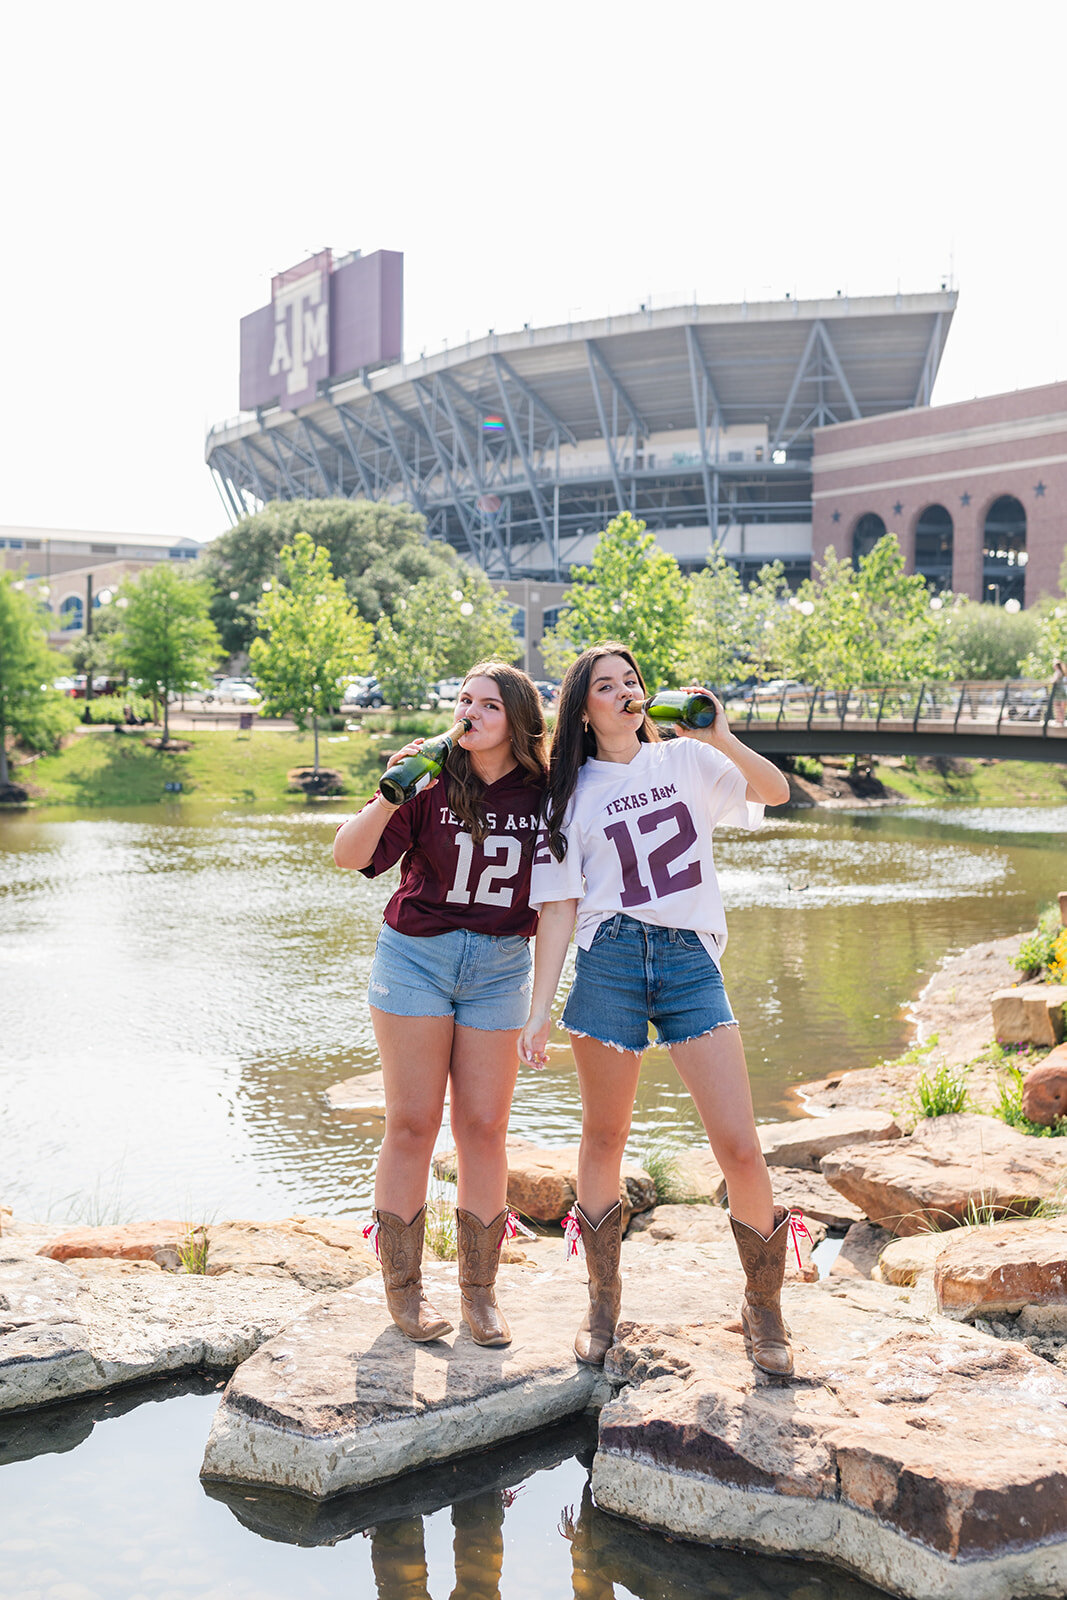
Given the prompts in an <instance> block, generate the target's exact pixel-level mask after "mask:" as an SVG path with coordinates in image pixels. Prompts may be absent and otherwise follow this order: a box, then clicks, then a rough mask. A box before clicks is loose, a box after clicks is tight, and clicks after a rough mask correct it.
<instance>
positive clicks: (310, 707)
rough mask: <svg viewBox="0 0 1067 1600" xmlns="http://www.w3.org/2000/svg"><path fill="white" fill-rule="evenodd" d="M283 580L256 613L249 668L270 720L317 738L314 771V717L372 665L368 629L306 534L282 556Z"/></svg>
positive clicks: (326, 558)
mask: <svg viewBox="0 0 1067 1600" xmlns="http://www.w3.org/2000/svg"><path fill="white" fill-rule="evenodd" d="M279 564H280V566H281V573H282V581H281V582H279V583H278V584H276V585H273V586H272V587H271V588H270V589H269V590H268V591H267V592H266V593H265V594H264V595H263V598H262V599H261V601H260V603H259V606H258V608H257V621H258V623H259V627H260V637H258V638H256V639H254V640H253V641H252V650H251V657H252V667H253V670H254V671H255V674H256V681H257V684H258V686H259V688H260V690H261V691H262V693H263V696H264V702H265V703H264V710H265V711H266V712H267V713H268V714H269V715H272V716H289V717H292V719H293V721H294V722H295V723H296V725H297V727H298V728H300V729H304V728H306V727H307V724H308V721H309V720H310V722H311V726H312V729H313V730H314V734H315V771H316V772H318V770H319V717H320V716H321V715H322V714H323V713H324V712H327V711H330V710H332V709H333V708H334V707H335V706H336V705H337V695H338V683H339V681H340V679H341V678H343V677H345V676H346V675H348V674H350V673H355V672H360V671H362V670H363V669H364V668H365V667H366V666H367V665H368V662H369V660H370V650H371V641H372V639H373V630H372V628H371V627H370V624H369V623H367V622H364V621H363V619H362V617H360V616H359V615H358V614H357V613H356V611H354V610H353V608H352V605H351V603H350V602H349V599H348V595H347V593H346V592H345V586H344V584H343V583H342V582H341V580H340V578H335V577H334V575H333V573H332V571H331V569H330V557H329V553H328V551H327V550H325V549H324V548H323V546H322V545H316V544H315V542H314V540H313V539H312V538H311V536H310V534H307V533H298V534H297V535H296V537H295V538H294V539H293V542H292V544H291V545H285V546H284V547H283V549H282V551H281V554H280V557H279Z"/></svg>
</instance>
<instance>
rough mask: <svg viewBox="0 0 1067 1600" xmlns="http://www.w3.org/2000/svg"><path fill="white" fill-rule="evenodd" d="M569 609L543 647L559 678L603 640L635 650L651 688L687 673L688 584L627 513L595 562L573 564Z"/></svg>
mask: <svg viewBox="0 0 1067 1600" xmlns="http://www.w3.org/2000/svg"><path fill="white" fill-rule="evenodd" d="M571 583H572V585H573V587H572V588H571V589H570V590H569V591H568V594H567V597H566V601H565V605H564V609H563V610H562V611H561V613H560V617H559V621H558V622H557V623H556V626H555V627H554V628H552V629H550V630H549V631H548V632H547V633H546V634H545V637H544V640H543V642H542V645H541V654H542V656H543V657H544V660H545V665H546V666H547V668H548V670H549V672H551V673H554V674H556V675H557V676H562V674H563V673H564V672H565V671H566V669H567V667H568V666H569V665H570V663H571V662H572V661H573V660H574V659H575V657H576V656H578V655H580V653H581V652H582V651H583V650H585V649H587V648H588V647H589V646H590V645H593V644H598V643H600V642H601V641H602V640H605V639H619V640H621V641H622V642H623V643H625V644H627V645H629V647H630V649H631V650H632V651H633V653H634V656H635V657H636V659H637V661H638V663H639V664H640V666H641V669H642V671H643V673H644V675H645V679H646V681H647V682H648V683H649V685H650V686H653V687H655V686H658V685H664V684H667V685H669V684H675V683H677V682H678V681H679V677H680V676H681V675H683V666H682V650H683V644H684V640H685V635H686V629H687V627H688V623H689V613H690V599H689V585H688V583H687V582H686V579H685V578H684V577H683V575H682V572H681V569H680V568H679V566H678V563H677V561H675V559H674V557H673V556H669V555H667V554H666V553H665V552H664V551H662V550H660V549H659V548H658V547H657V545H656V541H655V538H654V537H653V535H652V534H650V533H646V532H645V524H644V523H643V522H639V521H637V520H636V519H635V518H634V517H632V516H631V515H630V513H629V512H628V511H624V512H622V514H621V515H620V516H618V517H616V518H615V519H614V520H613V521H612V522H610V523H609V524H608V526H607V528H605V530H604V532H603V533H602V534H601V535H600V537H599V539H598V540H597V542H596V548H595V550H594V551H593V561H592V565H591V566H589V567H572V568H571Z"/></svg>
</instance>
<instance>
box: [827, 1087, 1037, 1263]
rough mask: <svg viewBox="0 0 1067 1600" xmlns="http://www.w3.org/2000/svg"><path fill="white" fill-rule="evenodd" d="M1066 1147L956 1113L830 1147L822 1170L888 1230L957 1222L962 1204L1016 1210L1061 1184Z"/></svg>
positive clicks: (1030, 1206)
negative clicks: (886, 1137) (877, 1139)
mask: <svg viewBox="0 0 1067 1600" xmlns="http://www.w3.org/2000/svg"><path fill="white" fill-rule="evenodd" d="M1065 1144H1067V1140H1062V1139H1037V1138H1033V1137H1032V1136H1030V1135H1028V1134H1024V1133H1019V1132H1018V1131H1017V1130H1016V1129H1015V1128H1009V1127H1008V1126H1007V1124H1005V1123H1003V1122H1000V1121H998V1120H997V1119H996V1118H994V1117H983V1116H977V1115H972V1114H970V1113H966V1112H961V1113H958V1114H957V1115H955V1116H948V1117H928V1118H926V1119H924V1120H923V1121H922V1122H920V1123H919V1125H918V1127H917V1128H916V1129H915V1132H914V1133H912V1134H910V1135H909V1136H908V1137H907V1138H904V1139H895V1140H892V1141H890V1142H882V1143H879V1144H866V1145H861V1146H859V1147H852V1148H848V1147H846V1148H845V1149H842V1150H835V1151H833V1152H832V1153H831V1154H830V1155H828V1156H824V1157H823V1160H822V1171H823V1175H824V1176H825V1177H826V1178H827V1179H828V1180H829V1182H830V1183H831V1184H832V1185H833V1187H834V1188H835V1189H836V1190H838V1192H839V1193H840V1194H843V1195H844V1196H845V1198H846V1199H848V1200H851V1201H852V1203H853V1204H854V1205H856V1206H858V1207H859V1208H860V1210H861V1211H862V1212H863V1214H864V1215H865V1216H866V1217H867V1218H868V1219H869V1220H870V1221H871V1222H874V1223H876V1224H877V1225H878V1226H879V1227H883V1228H887V1229H889V1231H890V1232H891V1233H895V1234H912V1233H925V1232H930V1231H931V1230H938V1229H944V1228H946V1227H956V1226H958V1225H959V1224H960V1223H961V1222H963V1221H964V1220H965V1217H966V1215H967V1211H968V1208H969V1207H972V1206H973V1207H977V1208H981V1210H982V1211H983V1212H988V1213H990V1214H991V1215H993V1216H998V1215H999V1216H1010V1215H1023V1214H1025V1213H1026V1212H1028V1211H1032V1210H1033V1209H1034V1207H1035V1206H1036V1205H1037V1204H1038V1203H1039V1202H1040V1201H1042V1200H1048V1199H1051V1198H1053V1197H1054V1196H1055V1195H1056V1194H1057V1193H1059V1192H1061V1191H1062V1189H1063V1187H1064V1186H1065V1185H1067V1149H1061V1148H1059V1147H1060V1146H1062V1145H1065Z"/></svg>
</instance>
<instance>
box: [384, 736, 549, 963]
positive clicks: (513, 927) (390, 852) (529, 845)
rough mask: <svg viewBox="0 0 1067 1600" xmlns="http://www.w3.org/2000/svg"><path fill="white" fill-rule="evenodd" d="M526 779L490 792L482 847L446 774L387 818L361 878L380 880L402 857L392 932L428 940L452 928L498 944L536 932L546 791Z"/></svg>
mask: <svg viewBox="0 0 1067 1600" xmlns="http://www.w3.org/2000/svg"><path fill="white" fill-rule="evenodd" d="M525 777H526V773H525V771H524V769H523V768H522V767H513V768H512V770H511V771H510V772H508V773H505V775H504V777H502V778H498V779H497V781H496V783H492V784H490V785H489V786H488V787H487V789H486V791H485V812H486V817H487V819H488V822H489V832H488V834H487V835H486V837H485V838H484V839H483V840H482V842H481V844H475V843H474V842H473V840H472V839H471V836H470V833H469V832H468V831H467V830H466V829H465V828H463V827H462V826H461V825H460V822H459V820H458V818H457V817H456V816H454V815H453V813H452V810H451V807H450V806H449V803H448V774H447V773H445V774H444V775H443V776H442V777H441V779H440V781H439V782H438V783H435V784H434V785H433V787H432V788H430V789H424V790H423V791H422V793H421V794H417V795H416V796H415V798H414V799H413V800H408V801H407V802H406V803H405V804H404V805H402V806H401V807H400V809H399V810H398V811H397V812H396V813H395V814H394V815H393V816H392V817H390V818H389V821H388V823H387V824H386V828H385V832H384V833H383V834H382V836H381V839H380V840H379V841H378V848H377V849H376V850H375V852H374V857H373V859H372V861H371V864H370V866H369V867H364V868H363V869H362V870H363V874H364V876H365V877H367V878H376V877H377V876H378V874H379V873H382V872H387V871H388V870H389V868H390V867H392V866H394V865H395V864H396V862H397V861H399V860H400V858H401V856H403V858H404V859H403V864H402V866H401V869H400V887H399V888H398V889H397V891H396V893H395V894H394V895H393V897H392V899H391V900H390V901H389V904H388V905H387V906H386V908H385V920H386V922H387V923H388V924H389V926H390V927H391V928H395V929H396V931H397V933H409V934H414V935H415V936H416V937H423V938H425V937H426V936H427V935H429V934H434V933H449V932H450V931H451V930H452V929H453V928H466V929H469V930H470V931H471V932H472V933H488V934H492V935H494V936H495V937H496V938H502V937H504V936H505V935H507V934H520V935H522V936H523V937H525V938H528V937H529V936H530V934H532V933H533V932H534V930H535V928H536V927H537V915H536V913H535V912H533V911H531V910H530V864H531V860H532V857H533V840H534V837H535V835H536V833H537V828H538V818H539V813H540V810H541V804H542V800H543V798H544V788H543V785H541V784H539V783H526V782H524V781H523V780H524V778H525ZM371 803H372V804H373V803H374V802H373V801H372V802H371Z"/></svg>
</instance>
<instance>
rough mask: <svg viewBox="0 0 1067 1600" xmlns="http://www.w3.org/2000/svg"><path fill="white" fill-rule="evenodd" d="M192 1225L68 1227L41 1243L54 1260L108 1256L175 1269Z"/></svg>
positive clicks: (170, 1222) (166, 1222)
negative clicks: (56, 1235) (47, 1241)
mask: <svg viewBox="0 0 1067 1600" xmlns="http://www.w3.org/2000/svg"><path fill="white" fill-rule="evenodd" d="M191 1231H195V1230H193V1229H192V1225H191V1224H190V1223H188V1222H177V1221H174V1220H173V1219H168V1220H164V1221H151V1222H127V1223H123V1224H122V1225H121V1226H118V1227H104V1228H89V1227H83V1228H68V1229H67V1230H66V1232H64V1233H61V1234H59V1235H58V1237H56V1238H54V1239H52V1240H50V1241H49V1243H47V1244H45V1245H42V1247H41V1251H40V1253H41V1255H43V1256H50V1257H51V1259H52V1260H53V1261H73V1260H76V1259H78V1258H82V1259H85V1260H91V1259H93V1258H94V1257H101V1258H105V1257H109V1258H111V1259H112V1260H116V1261H151V1262H154V1263H155V1265H156V1266H157V1267H162V1268H164V1269H165V1270H167V1271H169V1272H176V1271H177V1270H178V1267H179V1265H180V1258H179V1250H180V1249H181V1248H182V1246H183V1245H184V1244H185V1243H186V1242H187V1241H188V1239H189V1235H190V1232H191Z"/></svg>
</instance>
